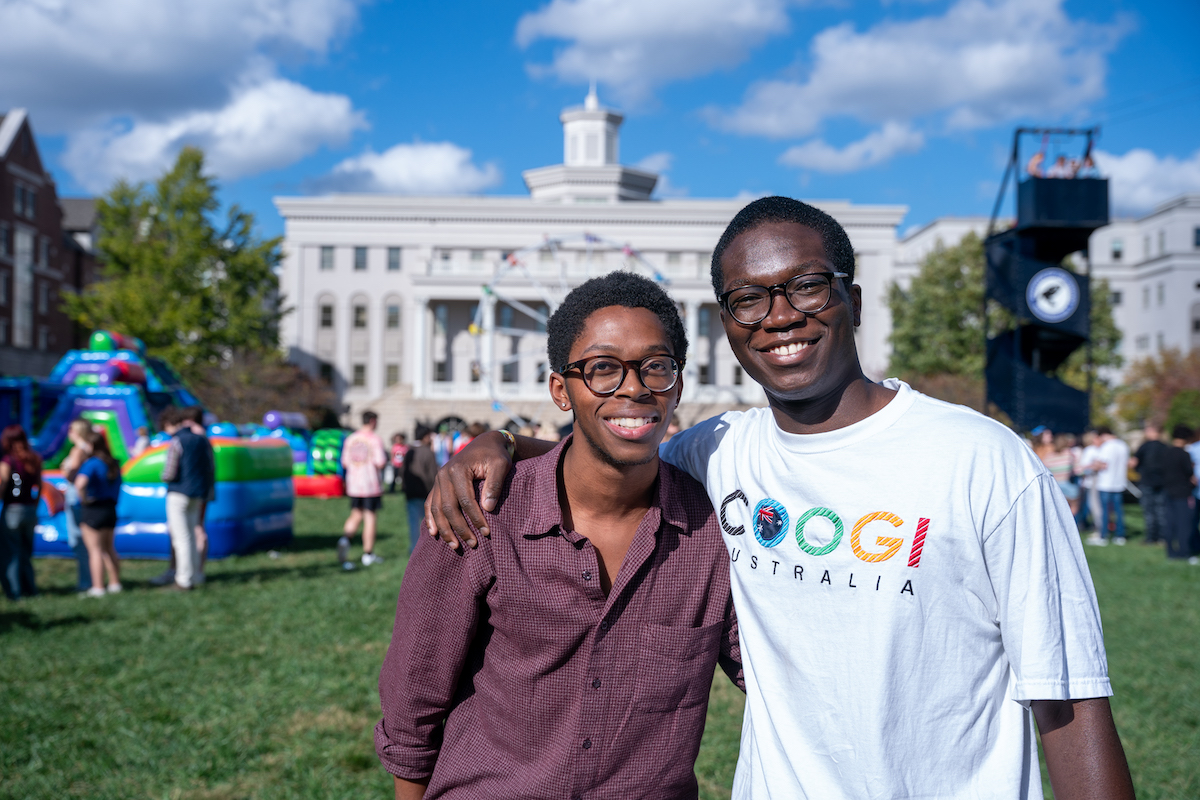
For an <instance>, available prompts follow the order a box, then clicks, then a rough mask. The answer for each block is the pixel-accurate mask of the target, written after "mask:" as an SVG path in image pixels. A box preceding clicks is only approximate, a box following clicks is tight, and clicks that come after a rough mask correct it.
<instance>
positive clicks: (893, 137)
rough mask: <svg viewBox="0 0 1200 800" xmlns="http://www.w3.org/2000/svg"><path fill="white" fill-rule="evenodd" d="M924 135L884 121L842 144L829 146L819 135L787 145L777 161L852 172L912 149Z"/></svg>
mask: <svg viewBox="0 0 1200 800" xmlns="http://www.w3.org/2000/svg"><path fill="white" fill-rule="evenodd" d="M924 144H925V137H924V136H922V135H921V133H920V132H919V131H914V130H913V129H912V128H911V127H909V126H908V125H907V124H905V123H900V122H891V121H889V122H886V123H884V125H883V127H882V128H881V129H879V130H877V131H872V132H871V133H869V134H867V135H866V136H864V137H863V138H862V139H859V140H858V141H857V142H851V143H850V144H848V145H846V146H845V147H840V148H839V147H833V146H831V145H828V144H826V143H825V140H823V139H813V140H810V141H807V142H805V143H804V144H798V145H796V146H795V147H790V148H788V149H787V150H786V151H785V152H784V154H783V155H782V156H780V157H779V162H780V163H781V164H786V165H788V166H790V167H801V168H802V169H811V170H816V171H817V172H856V171H858V170H860V169H865V168H866V167H873V166H875V165H876V164H882V163H883V162H884V161H887V160H888V159H890V158H891V157H892V156H895V155H898V154H900V153H915V152H916V151H917V150H920V149H921V147H922V146H924Z"/></svg>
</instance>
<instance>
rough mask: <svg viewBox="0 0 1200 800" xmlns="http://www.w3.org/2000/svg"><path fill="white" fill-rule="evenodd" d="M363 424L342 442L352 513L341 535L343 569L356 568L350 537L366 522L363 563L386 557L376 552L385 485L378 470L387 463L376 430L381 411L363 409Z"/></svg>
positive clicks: (339, 551) (339, 544)
mask: <svg viewBox="0 0 1200 800" xmlns="http://www.w3.org/2000/svg"><path fill="white" fill-rule="evenodd" d="M362 421H363V424H362V427H361V428H359V429H358V430H356V431H355V432H354V433H352V434H350V435H349V436H348V437H346V442H345V444H343V445H342V466H343V467H345V468H346V495H347V496H348V497H349V498H350V516H349V517H347V518H346V524H345V525H343V526H342V538H340V539H338V547H337V549H338V561H340V562H341V564H342V568H343V569H348V570H349V569H354V563H353V562H352V561H350V537H352V536H354V534H355V533H357V532H358V525H359V523H360V522H361V523H362V526H363V553H362V564H363V566H364V567H369V566H371V565H372V564H376V563H379V562H380V561H383V559H382V558H380V557H379V556H377V555H375V526H376V520H375V514H376V512H377V511H379V509H380V508H382V507H383V485H382V483H381V482H380V480H379V471H380V470H381V469H383V467H384V465H385V464H387V452H386V451H385V450H384V449H383V440H382V439H380V438H379V434H377V433H375V426H376V425H377V424H378V423H379V415H378V414H376V413H375V412H374V411H364V412H363V415H362Z"/></svg>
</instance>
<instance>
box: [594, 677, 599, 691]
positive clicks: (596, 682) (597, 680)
mask: <svg viewBox="0 0 1200 800" xmlns="http://www.w3.org/2000/svg"><path fill="white" fill-rule="evenodd" d="M592 688H593V689H599V688H600V679H599V678H596V679H595V680H593V681H592Z"/></svg>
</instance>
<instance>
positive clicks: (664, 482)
mask: <svg viewBox="0 0 1200 800" xmlns="http://www.w3.org/2000/svg"><path fill="white" fill-rule="evenodd" d="M574 435H575V434H573V433H570V434H567V435H566V436H564V437H563V439H562V441H561V442H559V443H558V444H557V445H555V446H554V449H553V450H551V451H550V452H548V453H546V454H545V455H542V456H538V457H537V458H534V459H531V462H532V463H531V467H532V476H531V477H532V484H533V486H535V487H546V488H547V495H548V497H547V498H546V499H545V500H543V501H542V502H534V503H532V507H531V508H530V520H529V524H530V527H531V528H532V529H533V530H535V531H539V532H542V533H544V534H547V535H549V534H553V533H556V532H557V533H561V534H562V535H563V537H564V538H565V539H567V541H570V542H572V543H574V542H577V541H582V539H583V537H581V536H579V534H577V533H575V532H574V531H568V530H567V529H566V528H565V527H564V526H563V514H562V506H561V505H560V504H559V502H558V467H559V464H561V463H562V458H563V455H564V454H565V453H566V452H567V445H568V444H569V443H570V442H571V441H572V438H573V437H574ZM679 482H680V476H679V473H677V472H675V471H674V468H672V467H671V466H670V465H668V464H667V462H665V461H663V460H662V459H661V458H660V459H659V460H658V483H657V484H656V486H655V490H654V499H653V500H652V501H651V505H650V514H651V516H650V520H649V521H650V522H652V523H654V526H655V530H656V531H657V530H658V529H660V528H661V527H662V525H661V524H660V522H661V523H662V524H666V525H670V526H671V527H673V528H675V529H676V530H678V531H679V532H680V533H684V534H690V533H691V531H690V530H689V529H688V526H687V525H686V520H687V513H686V511H685V509H684V507H683V503H682V502H681V501H680V498H679V495H680V492H679Z"/></svg>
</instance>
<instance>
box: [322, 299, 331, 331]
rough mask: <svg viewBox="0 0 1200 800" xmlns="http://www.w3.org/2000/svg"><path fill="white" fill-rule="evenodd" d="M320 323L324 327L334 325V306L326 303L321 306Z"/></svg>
mask: <svg viewBox="0 0 1200 800" xmlns="http://www.w3.org/2000/svg"><path fill="white" fill-rule="evenodd" d="M320 325H321V327H322V328H332V327H333V306H332V305H328V304H325V305H322V306H321V322H320Z"/></svg>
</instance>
